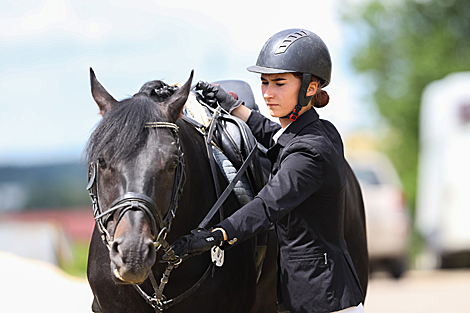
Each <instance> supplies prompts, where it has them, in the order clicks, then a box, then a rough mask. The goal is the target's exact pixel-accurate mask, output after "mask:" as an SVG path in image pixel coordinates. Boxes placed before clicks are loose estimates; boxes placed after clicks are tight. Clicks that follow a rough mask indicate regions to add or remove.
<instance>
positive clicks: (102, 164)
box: [98, 158, 106, 168]
mask: <svg viewBox="0 0 470 313" xmlns="http://www.w3.org/2000/svg"><path fill="white" fill-rule="evenodd" d="M98 163H99V165H100V167H101V168H106V161H105V160H104V158H98Z"/></svg>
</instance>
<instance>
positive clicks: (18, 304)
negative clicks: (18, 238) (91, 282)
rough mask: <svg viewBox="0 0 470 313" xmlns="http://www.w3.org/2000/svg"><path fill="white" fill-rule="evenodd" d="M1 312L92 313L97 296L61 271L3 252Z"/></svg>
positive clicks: (0, 257) (0, 259) (81, 281)
mask: <svg viewBox="0 0 470 313" xmlns="http://www.w3.org/2000/svg"><path fill="white" fill-rule="evenodd" d="M0 269H1V278H0V312H2V313H3V312H5V313H10V312H11V313H23V312H24V313H26V312H37V313H59V312H60V313H63V312H68V313H75V312H76V313H79V312H80V313H84V312H91V302H92V300H93V296H92V293H91V290H90V287H89V286H88V283H87V281H86V280H85V279H79V278H75V277H73V276H70V275H67V274H66V273H64V272H63V271H62V270H60V269H58V268H57V267H55V266H53V265H51V264H49V263H46V262H41V261H35V260H31V259H25V258H21V257H18V256H16V255H14V254H12V253H8V252H2V251H0Z"/></svg>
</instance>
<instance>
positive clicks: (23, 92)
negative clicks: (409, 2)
mask: <svg viewBox="0 0 470 313" xmlns="http://www.w3.org/2000/svg"><path fill="white" fill-rule="evenodd" d="M356 1H358V0H356ZM288 28H305V29H308V30H310V31H313V32H314V33H316V34H318V35H319V36H320V37H321V38H322V39H323V41H324V42H325V43H326V44H327V46H328V47H329V50H330V54H331V57H332V62H333V73H332V81H331V84H330V85H329V86H328V87H327V88H326V89H325V90H326V91H327V92H328V93H329V95H330V103H329V104H328V106H327V107H325V108H323V109H319V114H320V116H321V117H322V118H325V119H328V120H330V121H332V122H333V123H334V124H335V125H336V126H337V128H338V129H339V131H340V133H341V134H342V135H343V136H348V134H350V133H352V132H354V131H356V130H357V129H360V128H363V127H367V126H368V125H370V124H371V120H373V119H374V113H373V112H371V111H370V108H368V107H367V106H365V105H364V103H363V100H362V96H363V94H361V88H358V85H359V84H358V83H357V77H356V74H354V73H353V71H352V70H351V67H350V65H349V58H350V55H349V50H348V49H347V46H346V44H345V43H346V42H347V41H348V40H349V41H350V40H351V38H350V32H347V31H346V30H345V26H344V25H343V24H342V22H341V17H340V15H339V10H338V0H331V1H316V0H308V1H295V0H293V1H278V0H270V1H246V0H239V1H236V2H233V4H232V5H230V4H227V3H222V2H221V1H206V0H199V1H194V0H179V1H168V0H154V1H151V0H133V1H128V0H112V1H111V0H110V1H97V0H2V1H1V2H0V95H1V97H0V165H17V164H21V165H29V164H38V163H39V164H41V163H43V164H44V163H45V164H47V163H56V162H67V161H75V160H79V159H80V156H81V153H82V150H83V148H84V146H85V144H86V141H87V139H88V137H89V136H90V134H91V132H92V130H93V128H94V126H95V125H96V124H97V123H98V122H99V120H100V116H99V115H98V107H97V106H96V104H95V103H94V101H93V99H92V97H91V92H90V85H89V68H90V67H92V68H93V70H94V71H95V73H96V75H97V78H98V80H99V81H100V82H101V83H102V84H103V86H104V87H105V88H106V89H107V90H108V91H109V92H110V93H111V94H112V95H113V96H114V98H116V99H117V100H122V99H124V98H126V97H129V96H131V95H133V94H135V93H136V92H137V91H138V90H139V88H140V86H141V85H143V84H144V83H145V82H146V81H149V80H153V79H161V80H164V81H165V82H167V83H170V84H172V83H183V82H185V81H186V80H187V78H188V77H189V74H190V72H191V70H192V69H194V71H195V77H194V81H195V82H197V81H199V80H204V81H209V82H211V81H216V80H222V79H240V80H244V81H246V82H248V83H249V84H250V85H251V86H252V89H253V92H254V94H255V99H256V102H257V103H258V105H259V106H260V108H261V111H262V113H266V112H267V111H266V109H265V106H264V101H263V99H262V96H261V92H260V79H259V75H258V74H254V73H250V72H248V71H247V70H246V67H248V66H250V65H254V64H255V63H256V58H257V56H258V53H259V51H260V50H261V47H262V46H263V44H264V43H265V41H266V40H267V39H268V38H269V37H270V36H272V35H273V34H275V33H276V32H278V31H281V30H284V29H288ZM348 36H349V37H348Z"/></svg>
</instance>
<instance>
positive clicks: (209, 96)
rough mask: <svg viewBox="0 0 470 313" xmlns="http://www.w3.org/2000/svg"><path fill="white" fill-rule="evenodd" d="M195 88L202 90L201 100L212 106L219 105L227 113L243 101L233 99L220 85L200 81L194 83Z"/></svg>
mask: <svg viewBox="0 0 470 313" xmlns="http://www.w3.org/2000/svg"><path fill="white" fill-rule="evenodd" d="M196 90H201V91H202V96H203V100H204V102H205V103H207V104H208V105H210V106H211V107H213V108H216V107H217V102H218V103H219V105H220V106H221V107H222V108H223V109H224V110H225V111H227V112H228V113H231V112H232V111H233V110H235V109H236V108H238V107H239V106H240V105H242V104H243V101H240V100H237V99H235V98H234V97H233V96H232V95H231V94H229V93H227V92H225V90H223V89H222V87H220V86H216V85H211V84H209V83H207V82H203V81H200V82H198V83H197V84H196Z"/></svg>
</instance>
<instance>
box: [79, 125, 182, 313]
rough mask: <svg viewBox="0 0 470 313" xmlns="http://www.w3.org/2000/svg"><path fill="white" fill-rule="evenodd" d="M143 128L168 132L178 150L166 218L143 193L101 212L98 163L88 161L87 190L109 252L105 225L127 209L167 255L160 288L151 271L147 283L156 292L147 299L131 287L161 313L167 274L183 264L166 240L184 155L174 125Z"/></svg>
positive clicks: (179, 191)
mask: <svg viewBox="0 0 470 313" xmlns="http://www.w3.org/2000/svg"><path fill="white" fill-rule="evenodd" d="M145 128H169V129H171V131H172V133H173V136H174V138H175V140H176V145H177V147H178V164H177V166H176V171H175V180H174V182H173V190H172V196H171V201H170V205H169V209H168V211H167V213H166V215H165V216H164V217H162V215H161V213H160V212H161V211H160V210H159V209H158V206H157V204H156V203H155V202H154V201H153V200H152V199H151V198H149V197H148V196H146V195H144V194H142V193H136V192H127V193H125V194H124V195H122V196H120V197H118V198H117V199H116V200H114V201H113V202H112V203H111V205H110V207H109V209H108V210H107V211H103V210H102V208H101V206H100V201H99V197H98V173H99V160H96V161H94V162H91V163H90V165H89V170H88V185H87V190H88V192H89V195H90V198H91V202H92V207H93V215H94V217H95V221H96V225H97V227H98V230H99V231H100V233H101V239H102V241H103V243H104V244H105V245H106V247H107V248H108V249H109V250H111V246H110V242H112V241H113V240H114V238H113V237H114V236H113V235H114V234H113V235H111V234H110V233H109V232H108V230H107V229H106V226H107V224H108V221H109V220H110V218H112V216H113V215H114V213H116V212H117V211H119V210H120V211H119V215H118V217H117V220H116V225H115V228H116V227H117V225H118V223H119V221H120V220H121V219H122V217H123V216H124V214H125V213H126V212H127V211H130V210H140V211H142V212H143V213H144V215H145V217H146V218H147V219H148V221H149V223H150V226H151V233H152V239H153V243H154V245H155V248H156V249H157V251H158V250H159V249H162V250H163V252H164V253H166V254H167V255H168V256H169V260H168V265H167V268H166V270H165V273H164V274H163V278H162V280H161V283H160V285H158V283H157V282H156V280H155V277H154V276H153V273H152V271H150V275H149V276H150V281H151V283H152V285H153V287H154V290H155V294H154V297H150V296H148V295H147V294H146V293H145V292H144V291H143V290H142V289H141V288H140V287H139V286H138V285H134V287H135V288H136V289H137V291H138V292H139V293H140V294H141V295H142V297H144V299H145V300H146V301H147V302H148V303H149V304H150V305H151V306H152V307H153V308H154V309H155V310H156V311H160V312H161V311H162V310H163V309H164V308H167V307H169V306H170V305H169V304H168V302H169V301H167V300H166V299H165V297H164V296H163V289H164V287H165V285H166V283H167V282H168V276H169V275H170V272H171V271H172V270H173V268H175V267H177V266H178V265H179V263H181V261H182V259H181V258H179V257H177V256H176V255H175V253H174V251H173V250H172V249H171V247H170V244H169V243H168V242H167V241H166V236H167V234H168V233H169V232H170V229H171V223H172V221H173V218H174V217H175V216H176V210H177V209H178V201H179V198H180V196H181V194H182V193H183V185H184V181H185V179H184V160H183V155H184V153H183V151H182V149H181V145H180V140H179V136H178V129H179V128H178V126H177V125H176V124H174V123H168V122H149V123H146V124H145ZM178 302H179V301H178ZM172 303H175V301H173V302H172Z"/></svg>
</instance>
